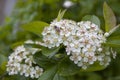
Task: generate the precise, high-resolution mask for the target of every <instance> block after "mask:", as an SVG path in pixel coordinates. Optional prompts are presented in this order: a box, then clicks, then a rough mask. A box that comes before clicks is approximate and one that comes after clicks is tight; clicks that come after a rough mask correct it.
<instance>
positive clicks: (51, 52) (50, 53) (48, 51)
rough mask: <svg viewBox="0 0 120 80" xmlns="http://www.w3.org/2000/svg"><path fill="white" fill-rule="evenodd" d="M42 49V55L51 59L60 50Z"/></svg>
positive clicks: (57, 48)
mask: <svg viewBox="0 0 120 80" xmlns="http://www.w3.org/2000/svg"><path fill="white" fill-rule="evenodd" d="M41 49H42V54H43V55H45V56H48V57H49V58H51V57H52V56H54V55H55V54H56V53H57V52H58V51H59V49H60V47H56V48H51V49H49V48H47V47H41Z"/></svg>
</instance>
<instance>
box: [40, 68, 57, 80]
mask: <svg viewBox="0 0 120 80" xmlns="http://www.w3.org/2000/svg"><path fill="white" fill-rule="evenodd" d="M56 72H57V66H53V67H51V68H49V69H48V70H46V71H45V72H44V73H43V74H42V75H41V76H40V78H39V79H38V80H53V79H54V76H55V74H56Z"/></svg>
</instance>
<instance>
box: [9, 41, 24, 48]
mask: <svg viewBox="0 0 120 80" xmlns="http://www.w3.org/2000/svg"><path fill="white" fill-rule="evenodd" d="M23 44H24V41H21V42H16V43H14V44H12V45H11V48H12V49H15V48H16V47H18V46H20V45H23Z"/></svg>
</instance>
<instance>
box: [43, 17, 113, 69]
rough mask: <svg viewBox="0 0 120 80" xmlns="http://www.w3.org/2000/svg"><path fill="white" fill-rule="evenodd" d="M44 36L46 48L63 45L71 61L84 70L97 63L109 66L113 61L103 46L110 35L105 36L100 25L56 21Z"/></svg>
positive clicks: (85, 22) (46, 28)
mask: <svg viewBox="0 0 120 80" xmlns="http://www.w3.org/2000/svg"><path fill="white" fill-rule="evenodd" d="M42 35H43V41H44V43H43V45H44V46H45V47H48V48H52V47H58V46H60V44H63V45H64V46H66V52H67V55H69V56H70V60H72V61H74V63H75V64H77V65H78V66H79V67H82V68H83V69H86V68H87V67H88V66H89V65H92V64H94V63H95V62H97V61H98V62H99V63H100V65H105V66H107V65H108V64H109V62H110V60H111V58H110V52H109V50H105V49H104V48H102V45H101V44H102V43H105V42H106V37H107V36H108V35H109V33H105V34H103V32H102V30H100V28H99V27H98V25H96V24H94V23H92V22H90V21H81V22H75V21H71V20H66V19H65V20H60V21H56V20H54V21H53V22H52V23H51V24H50V26H47V27H45V29H44V31H43V32H42Z"/></svg>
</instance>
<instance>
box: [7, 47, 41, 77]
mask: <svg viewBox="0 0 120 80" xmlns="http://www.w3.org/2000/svg"><path fill="white" fill-rule="evenodd" d="M36 51H38V49H33V48H31V49H26V48H24V46H23V45H22V46H18V47H17V48H16V49H15V51H14V52H13V53H12V54H11V55H10V56H9V58H8V59H9V61H8V64H7V72H8V74H9V75H14V74H20V75H24V76H25V77H31V78H38V77H39V76H40V75H41V74H42V73H43V69H42V68H40V67H38V66H33V64H35V61H34V59H33V54H35V52H36ZM36 67H38V68H40V69H39V74H36V72H38V71H37V69H36ZM36 76H37V77H36Z"/></svg>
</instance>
